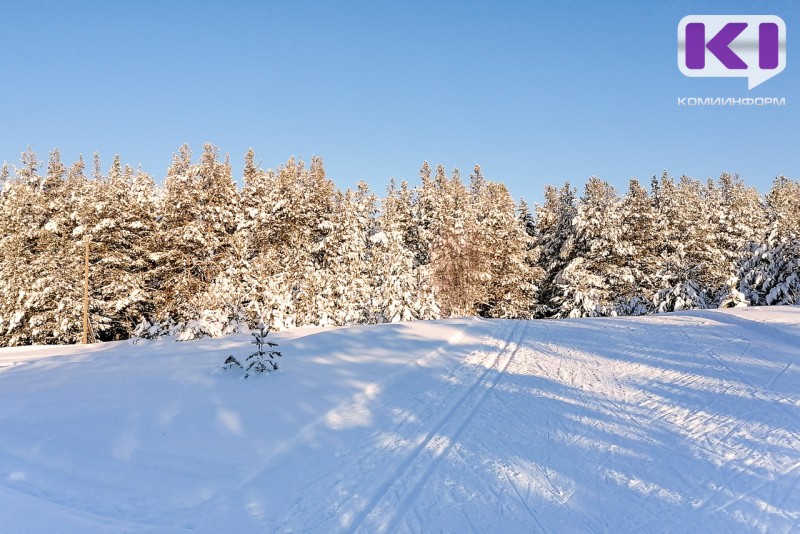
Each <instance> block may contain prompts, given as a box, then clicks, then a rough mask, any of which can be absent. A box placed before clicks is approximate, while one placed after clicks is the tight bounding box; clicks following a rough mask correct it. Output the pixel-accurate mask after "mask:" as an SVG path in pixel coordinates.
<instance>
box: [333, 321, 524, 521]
mask: <svg viewBox="0 0 800 534" xmlns="http://www.w3.org/2000/svg"><path fill="white" fill-rule="evenodd" d="M528 324H529V323H528V322H527V321H523V322H515V323H514V324H513V327H512V330H511V332H510V333H509V335H507V336H504V338H505V339H506V342H505V345H504V346H503V347H502V348H501V349H500V351H498V352H496V353H494V354H490V355H489V356H488V357H487V358H486V360H484V365H485V367H486V368H485V370H484V371H483V372H482V373H481V375H480V377H479V378H478V380H476V381H475V382H474V383H473V384H472V385H471V386H470V387H469V388H468V389H467V391H466V392H465V393H464V394H463V395H462V396H461V397H460V398H459V399H458V401H456V402H455V404H453V406H452V407H451V408H450V410H448V411H447V412H446V413H445V415H444V416H443V417H442V418H441V419H440V420H439V421H438V422H437V423H436V424H435V425H434V427H433V428H432V429H431V430H430V431H429V432H428V434H427V435H426V436H425V438H424V439H423V440H422V441H421V442H420V443H419V444H418V445H417V446H416V447H415V448H414V449H413V450H412V451H411V453H410V454H409V455H408V456H407V457H406V458H405V459H404V460H403V462H402V463H401V464H400V465H399V466H397V468H396V469H395V470H393V471H392V473H390V475H389V476H388V477H387V478H386V480H385V481H384V483H383V484H381V486H380V487H379V488H378V490H377V491H376V492H375V493H374V494H373V495H372V497H371V498H370V499H369V500H368V501H367V503H366V505H365V506H364V507H363V509H362V510H361V511H360V512H359V513H358V514H357V515H356V516H355V517H354V518H353V521H352V522H351V524H350V526H349V527H348V528H346V529H345V532H349V533H353V532H393V531H394V530H396V529H397V527H398V525H399V523H400V521H402V519H403V517H404V516H405V514H406V512H407V511H408V510H409V509H410V508H411V506H412V505H413V503H414V500H415V499H416V497H417V495H419V493H420V491H421V490H422V489H423V488H424V487H425V484H426V483H427V482H428V480H429V479H430V478H431V476H432V475H433V474H434V472H435V471H436V469H437V468H438V466H439V465H440V464H441V462H442V461H443V460H444V459H445V458H446V457H447V455H448V454H449V453H450V451H451V450H452V449H453V447H454V446H455V445H456V443H458V439H459V437H460V436H461V434H462V433H463V432H464V430H465V429H466V428H467V427H468V426H469V424H470V421H472V419H473V417H474V416H475V414H476V412H477V411H478V409H479V408H480V406H481V405H482V404H483V403H484V402H485V400H486V399H487V397H488V396H489V394H490V393H491V392H492V390H493V389H494V388H495V387H496V386H497V384H498V382H499V381H500V379H501V378H502V376H503V374H504V373H505V371H506V370H507V369H508V366H509V365H510V363H511V361H512V360H513V358H514V355H515V354H516V353H517V351H518V350H519V347H520V345H521V343H522V340H523V339H525V334H526V333H527V331H528Z"/></svg>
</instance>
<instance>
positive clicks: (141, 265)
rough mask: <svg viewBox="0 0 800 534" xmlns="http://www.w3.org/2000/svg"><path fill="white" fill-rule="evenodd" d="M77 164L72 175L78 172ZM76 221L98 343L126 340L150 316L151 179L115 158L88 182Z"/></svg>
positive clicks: (153, 220) (153, 209)
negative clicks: (85, 243) (85, 253)
mask: <svg viewBox="0 0 800 534" xmlns="http://www.w3.org/2000/svg"><path fill="white" fill-rule="evenodd" d="M79 163H80V165H79V166H80V169H76V171H78V172H81V173H82V171H83V167H82V161H81V162H79ZM98 164H99V161H98ZM93 174H95V176H98V175H99V174H100V173H99V171H97V172H95V173H93ZM79 223H80V224H79V226H77V227H76V228H75V229H74V231H73V236H74V237H75V239H79V240H80V239H88V240H89V243H90V265H91V267H90V281H89V288H90V311H91V318H92V324H93V327H94V330H95V333H96V335H97V337H98V339H100V340H113V339H127V338H128V337H130V336H131V335H132V333H133V331H134V329H135V327H136V326H137V325H138V324H139V323H141V322H142V319H143V318H144V317H147V316H152V313H153V306H152V298H151V297H152V295H151V294H150V290H149V289H148V287H147V279H148V273H149V271H150V269H151V268H152V262H151V260H150V254H151V252H152V249H151V247H150V245H151V242H152V238H153V234H154V232H155V226H156V204H155V184H154V182H153V179H152V178H151V177H150V176H149V175H147V174H145V173H144V172H142V171H141V170H139V171H138V172H137V171H134V170H133V169H132V168H131V167H130V166H127V165H126V166H125V167H122V165H121V163H120V158H119V156H115V157H114V160H113V163H112V165H111V168H110V170H109V171H108V174H107V175H106V176H98V177H96V178H95V179H93V180H90V181H88V182H87V187H86V189H85V192H84V195H83V198H82V202H81V207H80V214H79Z"/></svg>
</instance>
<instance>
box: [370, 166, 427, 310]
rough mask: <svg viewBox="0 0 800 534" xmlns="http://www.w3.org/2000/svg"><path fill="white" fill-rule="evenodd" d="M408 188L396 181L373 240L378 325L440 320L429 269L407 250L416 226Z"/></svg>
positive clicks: (373, 284)
mask: <svg viewBox="0 0 800 534" xmlns="http://www.w3.org/2000/svg"><path fill="white" fill-rule="evenodd" d="M412 209H413V206H412V201H411V193H410V191H409V189H408V184H407V183H406V182H403V183H402V184H401V186H400V190H399V191H398V190H397V189H395V187H394V181H392V183H391V184H390V185H389V188H388V192H387V195H386V198H384V199H383V200H382V202H381V214H380V217H379V218H378V221H377V223H378V231H377V232H375V233H373V234H372V235H371V236H370V238H369V239H370V243H371V255H370V258H371V267H370V273H371V276H372V282H371V287H372V291H373V296H372V299H373V302H374V303H375V309H376V310H377V311H378V313H379V314H380V317H379V318H378V322H388V323H396V322H399V321H410V320H413V319H438V318H439V307H438V305H437V304H436V299H435V298H434V294H433V288H432V287H431V282H430V268H429V266H428V265H420V264H418V263H417V257H416V255H415V254H414V252H413V250H412V249H411V248H409V247H408V246H407V243H408V240H409V239H412V238H411V236H413V235H414V230H413V228H412V226H413V225H414V224H415V222H414V220H413V217H412V211H411V210H412Z"/></svg>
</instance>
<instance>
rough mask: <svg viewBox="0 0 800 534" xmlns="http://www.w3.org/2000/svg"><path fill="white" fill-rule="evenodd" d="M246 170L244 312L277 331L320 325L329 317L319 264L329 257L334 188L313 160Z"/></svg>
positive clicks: (242, 222) (327, 294)
mask: <svg viewBox="0 0 800 534" xmlns="http://www.w3.org/2000/svg"><path fill="white" fill-rule="evenodd" d="M248 168H249V169H250V171H248V173H249V175H248V176H246V180H247V181H246V183H245V188H244V190H243V191H242V199H243V200H242V203H243V210H242V215H241V220H240V223H239V232H241V233H242V234H243V235H244V238H245V240H246V243H247V250H248V254H249V256H248V258H246V265H245V266H244V267H243V278H244V280H245V281H246V288H247V292H248V293H247V295H246V301H247V303H248V304H247V306H248V310H249V313H257V314H263V315H260V316H262V317H263V318H264V320H265V321H269V322H270V324H273V325H274V326H276V327H277V328H283V327H290V326H302V325H308V324H320V322H323V321H326V320H327V319H326V318H330V317H332V314H333V310H332V309H331V308H332V306H333V304H332V300H331V292H330V287H329V286H328V285H326V280H325V276H324V270H323V266H324V264H325V261H326V258H327V257H328V255H330V254H331V253H332V252H331V250H332V249H331V246H330V245H331V235H332V232H333V230H334V223H333V219H334V211H335V205H334V190H335V186H334V184H333V182H332V181H331V180H329V179H328V178H327V177H326V175H325V169H324V167H323V164H322V159H321V158H318V157H315V158H313V159H312V161H311V166H310V168H306V166H305V164H304V163H303V162H302V161H299V162H298V161H295V159H294V158H290V159H289V160H288V161H287V162H286V163H285V164H284V165H281V166H279V167H278V168H277V169H275V170H268V171H261V170H260V169H259V168H258V167H257V166H255V165H254V164H253V165H248V166H246V170H247V169H248ZM257 316H258V315H257ZM328 324H332V322H331V323H328Z"/></svg>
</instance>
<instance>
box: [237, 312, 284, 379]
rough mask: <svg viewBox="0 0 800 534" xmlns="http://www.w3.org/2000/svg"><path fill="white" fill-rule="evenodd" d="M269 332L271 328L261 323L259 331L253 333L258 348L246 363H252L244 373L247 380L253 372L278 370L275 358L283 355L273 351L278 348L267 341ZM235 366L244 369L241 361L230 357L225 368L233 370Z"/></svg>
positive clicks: (254, 343)
mask: <svg viewBox="0 0 800 534" xmlns="http://www.w3.org/2000/svg"><path fill="white" fill-rule="evenodd" d="M269 331H270V328H269V327H268V326H265V325H264V323H259V324H258V330H257V331H255V332H252V334H253V341H252V343H253V345H255V346H256V348H257V350H256V351H255V352H254V353H252V354H251V355H250V356H248V357H247V359H246V360H245V363H247V362H250V363H249V364H248V365H247V368H246V369H245V371H244V377H245V378H248V377H249V376H250V372H251V371H252V372H255V373H263V372H264V371H277V370H278V362H277V361H275V357H276V356H281V353H280V352H279V351H277V350H272V349H273V348H274V347H277V346H278V344H277V343H273V342H272V341H267V335H268V334H269ZM265 347H266V348H265ZM234 365H235V366H237V367H239V368H242V369H244V366H243V365H242V364H241V363H240V362H239V360H237V359H236V358H234V357H233V356H228V358H227V359H226V360H225V366H226V367H227V368H228V369H232V368H233V366H234Z"/></svg>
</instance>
